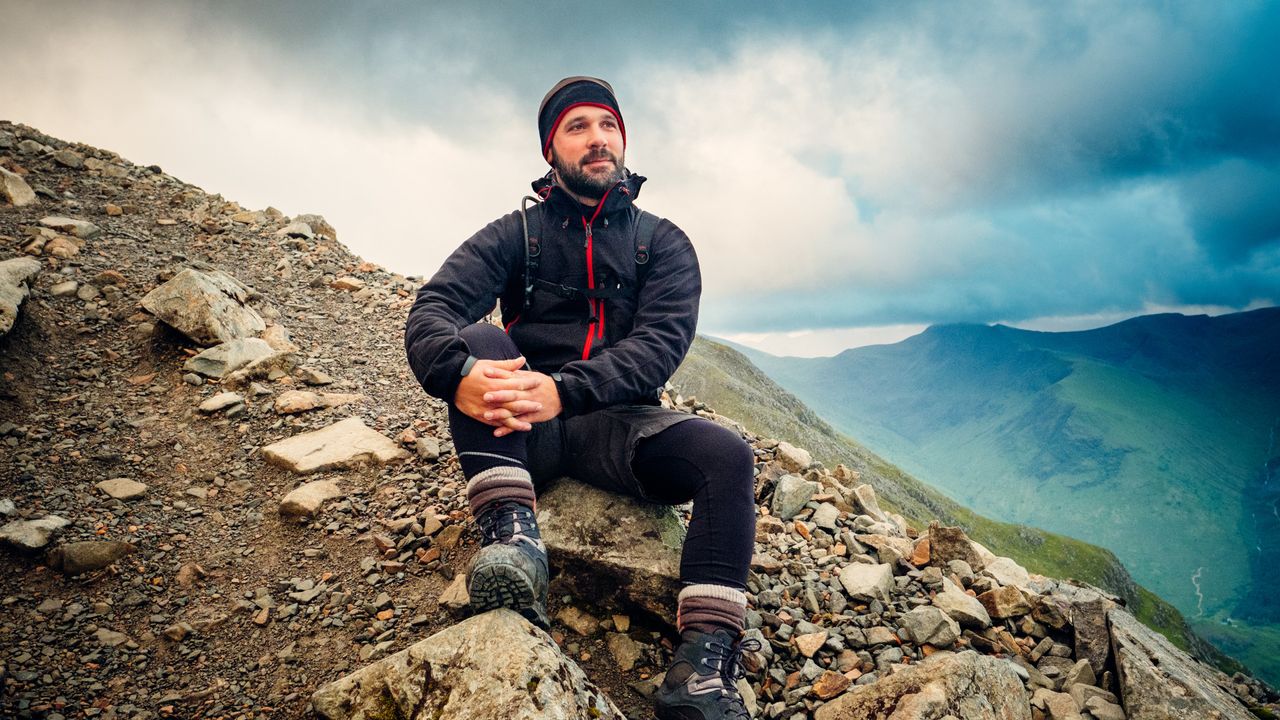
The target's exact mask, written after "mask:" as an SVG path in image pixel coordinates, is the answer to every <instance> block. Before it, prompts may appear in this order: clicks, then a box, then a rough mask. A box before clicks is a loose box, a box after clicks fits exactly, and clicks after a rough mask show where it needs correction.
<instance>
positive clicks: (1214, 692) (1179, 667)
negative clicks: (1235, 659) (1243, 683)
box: [1107, 607, 1254, 720]
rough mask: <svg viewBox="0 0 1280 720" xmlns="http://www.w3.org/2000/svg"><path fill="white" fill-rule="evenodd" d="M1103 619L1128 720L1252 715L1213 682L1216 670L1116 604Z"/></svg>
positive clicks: (1223, 719) (1233, 719)
mask: <svg viewBox="0 0 1280 720" xmlns="http://www.w3.org/2000/svg"><path fill="white" fill-rule="evenodd" d="M1107 620H1108V622H1109V623H1110V625H1111V644H1112V650H1113V652H1114V653H1115V660H1116V675H1117V679H1118V680H1119V681H1120V696H1121V698H1122V699H1123V701H1124V709H1125V712H1126V713H1127V714H1128V717H1129V720H1156V719H1157V718H1159V720H1165V719H1166V718H1206V719H1207V720H1252V719H1253V717H1254V715H1253V713H1251V712H1249V711H1248V710H1246V709H1245V707H1244V706H1243V705H1241V704H1240V702H1239V701H1238V700H1236V699H1235V698H1234V697H1233V696H1232V695H1231V694H1230V693H1228V692H1226V691H1225V690H1223V689H1222V687H1220V686H1219V684H1218V682H1217V680H1215V676H1218V673H1216V672H1215V671H1214V670H1212V669H1210V668H1208V667H1206V666H1204V665H1201V664H1200V663H1198V662H1196V661H1195V660H1194V659H1192V658H1191V657H1190V656H1188V655H1187V654H1186V653H1184V652H1182V651H1181V650H1179V649H1178V648H1176V647H1174V646H1173V644H1172V643H1170V642H1169V641H1168V640H1166V639H1165V638H1164V636H1162V635H1160V634H1159V633H1156V632H1154V631H1152V630H1151V629H1150V628H1148V627H1147V626H1145V625H1143V624H1142V623H1140V622H1138V621H1137V620H1136V619H1134V617H1133V616H1132V615H1130V614H1129V613H1128V612H1126V611H1124V610H1121V609H1120V608H1118V607H1115V608H1112V609H1111V610H1110V611H1109V612H1108V613H1107ZM1221 677H1222V680H1223V681H1226V680H1227V679H1226V678H1225V676H1221Z"/></svg>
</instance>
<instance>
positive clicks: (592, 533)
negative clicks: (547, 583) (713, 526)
mask: <svg viewBox="0 0 1280 720" xmlns="http://www.w3.org/2000/svg"><path fill="white" fill-rule="evenodd" d="M538 525H539V527H540V528H541V531H542V539H543V541H544V542H545V543H546V545H547V551H548V556H549V557H550V560H551V563H552V566H553V568H555V569H556V570H557V571H558V572H559V574H560V578H559V580H558V582H560V581H563V582H564V583H565V584H566V586H567V587H568V588H569V589H570V590H572V591H573V592H574V593H575V594H576V595H578V596H579V597H593V598H600V599H604V598H610V597H621V598H625V599H627V600H629V601H631V602H632V603H634V604H636V605H639V606H640V607H643V608H644V609H646V610H648V611H650V612H652V613H653V614H654V615H656V616H658V617H661V618H665V619H667V620H668V621H674V619H675V618H674V613H675V608H676V596H677V595H678V594H679V592H680V548H681V546H682V545H683V543H684V537H685V528H684V524H683V522H681V518H680V515H679V513H678V512H677V511H676V510H675V508H672V507H668V506H665V505H653V504H649V503H642V502H639V501H637V500H634V499H632V498H629V497H625V496H623V495H618V494H615V493H609V492H605V491H603V490H600V489H597V488H594V487H591V486H589V485H586V484H584V483H580V482H578V481H576V480H572V479H569V478H562V479H560V480H557V481H556V482H555V484H554V485H553V486H552V487H551V488H550V489H549V490H547V491H545V492H543V493H542V494H540V495H539V496H538Z"/></svg>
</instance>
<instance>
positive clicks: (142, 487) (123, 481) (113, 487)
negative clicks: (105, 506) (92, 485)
mask: <svg viewBox="0 0 1280 720" xmlns="http://www.w3.org/2000/svg"><path fill="white" fill-rule="evenodd" d="M96 487H97V488H98V489H99V490H101V491H102V492H104V493H106V494H107V495H110V496H111V497H113V498H115V499H116V500H133V499H134V498H140V497H142V496H143V495H146V494H147V485H146V483H140V482H138V481H137V480H130V479H129V478H111V479H110V480H103V481H102V482H100V483H98V484H97V485H96Z"/></svg>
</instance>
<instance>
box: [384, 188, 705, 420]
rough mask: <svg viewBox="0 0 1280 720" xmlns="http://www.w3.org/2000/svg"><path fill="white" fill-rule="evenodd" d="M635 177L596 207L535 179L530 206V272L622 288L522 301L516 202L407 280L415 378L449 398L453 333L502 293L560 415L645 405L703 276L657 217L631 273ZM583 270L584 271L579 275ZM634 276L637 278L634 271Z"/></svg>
mask: <svg viewBox="0 0 1280 720" xmlns="http://www.w3.org/2000/svg"><path fill="white" fill-rule="evenodd" d="M644 180H645V178H643V177H641V176H639V175H628V176H627V178H626V179H624V180H622V181H621V182H619V183H618V184H617V185H615V186H614V187H613V188H612V189H611V190H610V191H609V192H608V193H607V194H606V195H605V197H604V199H603V201H602V202H601V203H600V205H598V206H597V207H596V208H591V207H586V206H584V205H582V204H581V203H579V202H578V201H576V200H575V199H573V198H572V197H571V196H570V195H568V194H567V193H565V192H564V191H563V190H562V189H561V188H560V187H558V186H556V185H554V184H552V183H551V181H550V180H549V179H548V178H543V179H541V180H539V181H537V182H535V183H534V184H533V187H534V190H535V191H538V193H539V195H540V196H542V197H545V198H546V200H545V202H543V203H542V204H541V205H538V206H536V207H532V208H530V209H529V213H528V215H529V225H530V235H531V236H533V237H536V238H538V240H539V242H538V247H539V251H540V252H539V259H538V268H537V277H539V278H541V279H542V280H543V281H544V283H542V284H543V285H562V286H565V287H567V288H580V289H590V288H597V289H599V288H604V287H617V286H619V285H620V286H621V287H622V288H623V290H622V291H621V292H619V293H616V296H613V297H606V298H602V299H589V298H586V297H584V296H582V295H581V294H576V295H575V294H574V293H572V292H561V293H556V292H552V291H550V290H547V289H541V288H540V289H537V290H535V291H534V292H533V294H532V302H531V303H530V305H529V307H528V308H526V307H525V306H524V305H525V291H524V276H525V241H524V233H523V231H522V229H521V218H520V212H519V211H516V212H513V213H511V214H510V215H506V216H504V217H501V218H499V219H498V220H495V221H494V222H492V223H490V224H489V225H488V226H486V227H485V228H484V229H482V230H480V232H478V233H476V234H475V235H473V236H471V238H470V239H468V240H467V241H466V242H464V243H463V244H462V245H461V246H460V247H459V248H458V249H457V250H455V251H454V252H453V254H452V255H450V256H449V258H448V259H447V260H445V262H444V265H442V266H441V267H440V270H439V271H437V272H436V274H435V275H434V276H433V277H432V278H431V279H430V280H428V281H427V283H426V284H425V285H423V286H422V288H421V289H420V290H418V297H417V300H416V301H415V302H414V304H413V308H412V309H411V310H410V311H409V319H408V322H407V323H406V325H405V337H404V341H405V350H406V352H407V353H408V355H409V365H410V367H412V368H413V372H414V375H415V376H416V377H417V378H418V382H420V383H421V384H422V387H423V388H424V389H426V391H427V392H428V393H430V394H431V395H434V396H435V397H438V398H441V399H443V400H446V401H449V400H452V399H453V394H454V391H455V390H456V389H457V387H458V383H459V381H461V379H462V377H461V374H460V373H461V370H462V366H463V364H464V363H465V362H466V359H467V356H468V353H467V347H466V344H465V343H464V342H463V341H462V339H461V338H460V337H459V336H458V331H459V330H460V329H462V328H464V327H466V326H467V325H469V324H471V323H474V322H476V321H477V320H479V319H480V318H482V317H484V316H485V315H486V314H487V313H489V311H491V310H492V309H493V307H494V303H495V300H501V309H502V321H503V325H504V326H505V327H506V328H507V332H508V334H509V335H510V336H511V339H512V340H513V341H515V344H516V346H517V347H519V348H520V351H521V352H522V353H523V354H524V356H525V358H526V359H527V360H528V361H529V363H530V365H531V366H532V367H533V369H535V370H538V371H540V372H544V373H547V374H551V375H552V376H553V377H555V378H556V383H557V387H558V389H559V391H560V401H561V403H562V404H563V406H564V415H565V416H571V415H577V414H582V413H587V412H592V411H595V410H599V409H602V408H606V407H609V406H612V405H619V404H653V403H655V402H656V399H657V396H658V393H659V392H660V389H661V387H662V385H663V384H664V383H665V382H666V381H667V380H668V379H669V378H670V377H671V375H672V374H673V373H674V372H675V371H676V368H677V367H679V365H680V362H681V361H682V360H683V359H684V356H685V353H686V352H688V350H689V344H690V343H691V342H692V341H693V334H694V328H695V327H696V325H697V320H698V299H699V296H700V295H701V292H702V278H701V275H700V273H699V270H698V258H697V256H696V255H695V254H694V251H693V245H692V244H691V243H690V242H689V238H688V237H687V236H686V235H685V234H684V232H683V231H682V230H680V228H678V227H676V226H675V225H674V224H673V223H671V222H670V221H668V220H662V221H660V222H659V223H658V226H657V229H656V231H655V232H654V236H653V240H652V242H651V244H650V245H649V247H648V251H649V259H648V263H649V267H648V268H647V269H646V270H645V271H644V272H643V273H640V272H639V265H638V264H637V258H636V233H635V222H636V218H637V217H638V210H637V209H636V208H635V207H634V206H633V205H632V201H633V200H634V199H635V198H636V195H637V194H638V193H639V191H640V185H641V184H642V183H643V182H644ZM588 268H590V269H591V273H590V276H589V274H588ZM640 275H643V283H642V284H640V286H639V287H637V284H638V282H637V277H638V276H640Z"/></svg>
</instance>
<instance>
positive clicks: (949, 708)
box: [813, 651, 1031, 720]
mask: <svg viewBox="0 0 1280 720" xmlns="http://www.w3.org/2000/svg"><path fill="white" fill-rule="evenodd" d="M1028 702H1029V699H1028V697H1027V692H1026V690H1024V689H1023V687H1022V680H1021V679H1020V678H1019V677H1018V674H1017V673H1016V672H1015V671H1014V669H1013V666H1012V665H1011V664H1010V663H1009V662H1008V661H1005V660H997V659H996V658H993V657H988V656H986V655H979V654H978V653H975V652H972V651H970V652H962V653H945V652H944V653H937V654H935V655H932V656H930V657H928V658H926V659H925V660H924V661H923V662H921V663H919V664H917V665H912V666H909V667H907V668H906V669H905V670H902V671H900V672H896V673H894V674H892V675H890V676H888V677H885V678H881V679H880V680H877V681H876V682H874V683H871V684H869V685H855V686H853V687H852V688H851V689H850V690H849V691H848V692H846V693H844V694H843V695H840V696H839V697H837V698H835V699H834V700H832V701H831V702H829V703H827V704H826V705H823V706H822V707H820V708H818V711H817V712H815V713H814V715H813V717H814V718H815V720H890V718H892V719H893V720H907V719H908V718H911V719H913V720H914V719H921V720H923V719H925V718H928V719H929V720H933V719H935V718H944V717H948V716H949V717H955V718H963V719H964V720H1031V708H1030V706H1029V705H1028Z"/></svg>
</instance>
